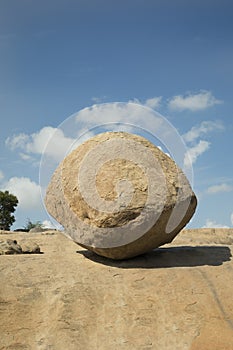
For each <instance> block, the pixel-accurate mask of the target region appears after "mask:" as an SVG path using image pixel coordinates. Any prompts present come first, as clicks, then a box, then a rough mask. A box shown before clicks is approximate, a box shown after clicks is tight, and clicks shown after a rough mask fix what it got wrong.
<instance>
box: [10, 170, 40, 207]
mask: <svg viewBox="0 0 233 350" xmlns="http://www.w3.org/2000/svg"><path fill="white" fill-rule="evenodd" d="M3 187H4V188H3V190H4V191H5V190H8V191H9V192H10V193H12V194H14V195H15V196H16V197H17V198H18V200H19V204H18V207H19V208H21V209H24V210H31V209H39V208H40V207H41V194H40V186H39V185H38V184H36V183H35V182H34V181H32V180H31V179H29V178H28V177H12V178H10V179H9V180H8V181H7V182H6V183H5V184H4V186H3Z"/></svg>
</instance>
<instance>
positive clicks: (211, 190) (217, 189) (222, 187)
mask: <svg viewBox="0 0 233 350" xmlns="http://www.w3.org/2000/svg"><path fill="white" fill-rule="evenodd" d="M232 190H233V186H230V185H228V184H226V183H222V184H219V185H214V186H210V187H208V188H207V191H206V192H207V193H208V194H216V193H221V192H231V191H232Z"/></svg>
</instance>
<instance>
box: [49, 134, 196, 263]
mask: <svg viewBox="0 0 233 350" xmlns="http://www.w3.org/2000/svg"><path fill="white" fill-rule="evenodd" d="M127 181H129V182H130V184H131V187H130V186H129V184H128V182H127ZM127 186H128V187H127ZM45 203H46V207H47V209H48V212H49V213H50V214H51V215H52V216H53V217H54V218H55V219H56V220H57V221H58V222H59V223H60V224H62V225H63V227H64V228H65V231H66V234H67V235H69V236H70V237H71V238H72V239H73V240H74V241H75V242H76V243H78V244H80V245H82V246H83V247H86V248H88V249H90V250H93V251H95V252H96V253H97V254H99V255H102V256H105V257H110V258H113V259H124V258H129V257H133V256H136V255H139V254H142V253H144V252H146V251H149V250H151V249H153V248H155V247H158V246H160V245H162V244H165V243H168V242H171V241H172V240H173V238H174V237H175V236H176V235H177V234H178V233H179V232H180V230H181V229H182V228H183V227H184V226H185V225H186V224H187V222H188V221H189V220H190V219H191V217H192V215H193V214H194V211H195V208H196V204H197V201H196V197H195V194H194V193H193V191H192V189H191V187H190V185H189V183H188V180H187V179H186V177H185V175H184V174H183V173H182V171H181V170H180V169H179V168H178V167H177V166H176V164H175V162H174V161H173V160H172V159H171V158H170V157H168V156H167V155H166V154H164V153H163V152H162V151H161V150H160V149H158V148H157V147H155V146H154V145H153V144H152V143H150V142H149V141H147V140H146V139H144V138H142V137H140V136H137V135H132V134H128V133H123V132H107V133H104V134H100V135H97V136H95V137H93V138H92V139H90V140H88V141H86V142H84V143H83V144H82V145H81V146H79V147H78V148H77V149H76V150H74V151H73V152H72V153H71V154H70V155H68V156H67V157H66V158H65V159H64V161H63V162H62V163H61V164H60V165H59V167H58V168H57V170H56V171H55V173H54V175H53V177H52V180H51V182H50V184H49V186H48V189H47V194H46V199H45Z"/></svg>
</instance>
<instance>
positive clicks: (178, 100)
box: [168, 90, 223, 112]
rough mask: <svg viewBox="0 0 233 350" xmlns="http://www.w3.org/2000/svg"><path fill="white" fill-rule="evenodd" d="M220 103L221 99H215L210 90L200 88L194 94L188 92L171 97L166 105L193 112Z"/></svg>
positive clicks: (174, 108) (173, 108)
mask: <svg viewBox="0 0 233 350" xmlns="http://www.w3.org/2000/svg"><path fill="white" fill-rule="evenodd" d="M220 103H223V101H221V100H218V99H216V98H215V97H214V96H213V95H212V93H211V91H206V90H201V91H200V92H199V93H196V94H195V93H193V94H192V93H188V94H186V95H176V96H174V97H172V98H171V99H170V100H169V102H168V107H169V108H170V109H172V110H177V111H183V110H189V111H192V112H195V111H200V110H204V109H206V108H209V107H212V106H214V105H217V104H220Z"/></svg>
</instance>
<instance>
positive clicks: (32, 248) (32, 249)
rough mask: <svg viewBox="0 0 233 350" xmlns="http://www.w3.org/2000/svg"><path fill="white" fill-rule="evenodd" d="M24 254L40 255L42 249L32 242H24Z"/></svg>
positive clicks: (22, 243)
mask: <svg viewBox="0 0 233 350" xmlns="http://www.w3.org/2000/svg"><path fill="white" fill-rule="evenodd" d="M20 245H21V248H22V252H23V254H39V253H40V247H39V245H38V244H37V243H35V242H31V241H28V240H27V241H23V242H21V243H20Z"/></svg>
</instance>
